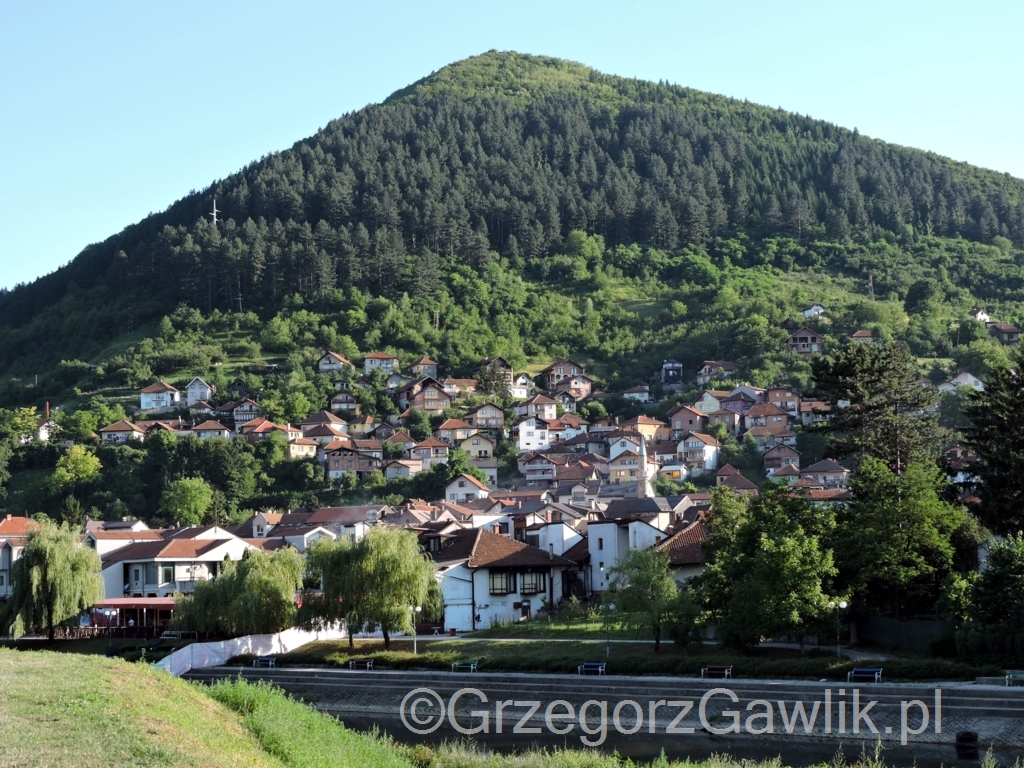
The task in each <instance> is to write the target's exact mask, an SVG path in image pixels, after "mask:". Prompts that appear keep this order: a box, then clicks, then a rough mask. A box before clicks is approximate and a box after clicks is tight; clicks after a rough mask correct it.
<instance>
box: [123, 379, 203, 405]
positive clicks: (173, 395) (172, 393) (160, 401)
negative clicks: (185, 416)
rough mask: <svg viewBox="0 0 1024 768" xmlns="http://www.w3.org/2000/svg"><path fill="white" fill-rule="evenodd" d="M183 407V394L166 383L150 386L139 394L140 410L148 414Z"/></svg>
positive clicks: (160, 382)
mask: <svg viewBox="0 0 1024 768" xmlns="http://www.w3.org/2000/svg"><path fill="white" fill-rule="evenodd" d="M200 399H201V400H205V399H207V398H200ZM181 406H182V403H181V392H179V391H178V390H177V389H175V388H174V387H172V386H171V385H170V384H168V383H167V382H166V381H158V382H156V383H155V384H150V385H149V386H148V387H145V388H143V389H142V390H141V391H140V392H139V408H140V409H141V410H143V411H144V412H146V413H163V412H164V411H173V410H174V409H175V408H180V407H181Z"/></svg>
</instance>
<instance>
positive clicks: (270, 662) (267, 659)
mask: <svg viewBox="0 0 1024 768" xmlns="http://www.w3.org/2000/svg"><path fill="white" fill-rule="evenodd" d="M252 665H253V666H254V667H260V668H269V669H275V668H276V667H277V657H276V656H257V657H256V658H255V659H253V660H252Z"/></svg>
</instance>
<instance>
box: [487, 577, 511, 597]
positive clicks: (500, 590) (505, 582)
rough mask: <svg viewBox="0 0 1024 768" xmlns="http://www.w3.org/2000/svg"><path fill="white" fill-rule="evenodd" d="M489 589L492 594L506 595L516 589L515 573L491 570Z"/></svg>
mask: <svg viewBox="0 0 1024 768" xmlns="http://www.w3.org/2000/svg"><path fill="white" fill-rule="evenodd" d="M490 582H491V584H490V587H491V589H490V591H491V594H492V595H507V594H509V593H511V592H515V591H516V575H515V574H514V573H509V572H507V571H491V574H490Z"/></svg>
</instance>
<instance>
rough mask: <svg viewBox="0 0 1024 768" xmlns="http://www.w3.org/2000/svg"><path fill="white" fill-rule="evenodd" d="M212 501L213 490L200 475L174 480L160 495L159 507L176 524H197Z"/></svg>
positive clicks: (200, 521)
mask: <svg viewBox="0 0 1024 768" xmlns="http://www.w3.org/2000/svg"><path fill="white" fill-rule="evenodd" d="M212 503H213V490H212V489H211V488H210V486H209V484H208V483H207V482H206V481H205V480H203V479H202V478H200V477H184V478H182V479H181V480H175V481H174V482H173V483H171V484H170V485H169V486H168V487H167V490H166V491H164V493H163V495H162V496H161V497H160V509H161V511H162V512H163V513H164V514H165V515H167V516H168V517H169V518H170V519H171V520H173V521H174V522H175V523H177V524H178V525H199V524H200V523H202V522H203V519H204V518H205V517H206V513H207V511H208V510H209V509H210V505H211V504H212Z"/></svg>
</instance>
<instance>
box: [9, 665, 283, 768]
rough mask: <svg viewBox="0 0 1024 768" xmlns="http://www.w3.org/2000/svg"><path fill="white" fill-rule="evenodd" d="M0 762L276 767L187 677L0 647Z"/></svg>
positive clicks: (21, 764) (236, 721)
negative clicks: (179, 678) (182, 679)
mask: <svg viewBox="0 0 1024 768" xmlns="http://www.w3.org/2000/svg"><path fill="white" fill-rule="evenodd" d="M0 691H3V695H2V696H0V733H2V734H3V736H2V738H0V765H3V766H5V768H6V766H11V765H16V766H19V768H26V766H62V765H68V766H72V765H73V766H83V767H85V766H105V767H106V766H120V765H124V766H178V765H182V766H184V765H189V766H191V765H196V766H242V765H246V766H257V765H259V766H277V765H281V764H282V763H281V762H280V761H279V760H278V759H277V758H275V757H273V756H271V755H270V754H268V753H267V752H265V751H264V750H263V749H261V748H260V746H259V744H258V743H257V741H256V739H255V738H253V736H251V735H250V734H249V733H248V732H247V731H246V729H245V728H244V727H243V726H242V724H241V721H240V718H239V717H238V716H236V715H234V714H233V713H231V712H230V711H228V710H226V709H225V708H224V707H223V706H221V705H220V704H218V703H216V702H215V701H213V700H211V699H210V698H208V697H207V696H204V695H203V694H202V692H201V691H198V690H196V689H195V688H193V687H192V686H191V685H189V684H188V683H185V682H183V681H181V680H175V679H174V678H171V677H170V676H168V675H166V674H163V673H159V672H156V671H155V670H152V669H150V668H148V667H146V666H142V665H135V664H129V663H127V662H123V661H114V660H109V659H105V658H102V657H98V656H79V655H75V654H63V653H47V652H32V653H19V652H17V651H8V650H3V649H0Z"/></svg>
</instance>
